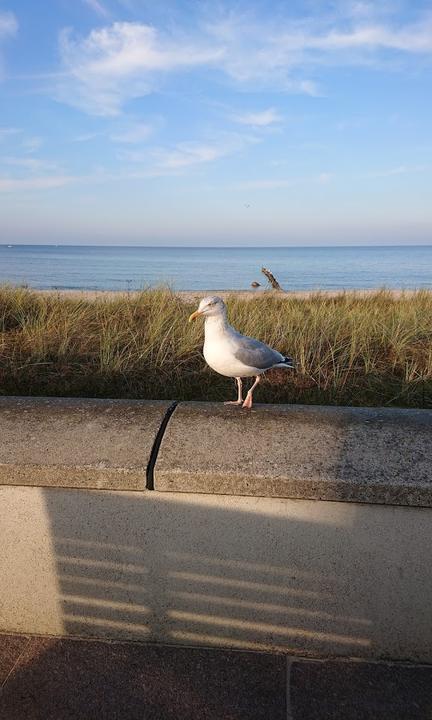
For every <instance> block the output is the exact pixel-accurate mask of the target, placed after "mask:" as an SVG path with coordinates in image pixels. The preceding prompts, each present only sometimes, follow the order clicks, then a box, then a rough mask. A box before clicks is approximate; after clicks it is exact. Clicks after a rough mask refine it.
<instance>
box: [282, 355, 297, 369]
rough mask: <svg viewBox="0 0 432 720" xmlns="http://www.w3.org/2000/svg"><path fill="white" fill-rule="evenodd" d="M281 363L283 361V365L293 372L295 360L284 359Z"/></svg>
mask: <svg viewBox="0 0 432 720" xmlns="http://www.w3.org/2000/svg"><path fill="white" fill-rule="evenodd" d="M283 361H284V365H286V366H287V367H290V368H292V369H293V370H295V366H296V364H295V360H293V358H291V357H284V360H283Z"/></svg>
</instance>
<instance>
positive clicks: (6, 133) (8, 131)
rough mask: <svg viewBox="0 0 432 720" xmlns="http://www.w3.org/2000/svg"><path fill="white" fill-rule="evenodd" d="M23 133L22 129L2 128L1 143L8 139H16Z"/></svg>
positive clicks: (0, 132)
mask: <svg viewBox="0 0 432 720" xmlns="http://www.w3.org/2000/svg"><path fill="white" fill-rule="evenodd" d="M20 133H22V130H21V129H20V128H14V127H0V142H4V141H5V140H7V138H10V137H14V136H15V135H19V134H20Z"/></svg>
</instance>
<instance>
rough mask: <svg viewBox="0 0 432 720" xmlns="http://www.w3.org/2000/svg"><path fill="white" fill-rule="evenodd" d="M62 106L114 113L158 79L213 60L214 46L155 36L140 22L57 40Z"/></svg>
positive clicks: (217, 53) (64, 34) (217, 54)
mask: <svg viewBox="0 0 432 720" xmlns="http://www.w3.org/2000/svg"><path fill="white" fill-rule="evenodd" d="M60 53H61V58H62V63H63V66H64V69H65V70H66V72H67V75H68V77H67V80H66V82H64V81H63V82H62V84H61V85H60V86H59V94H60V97H61V99H62V100H63V101H64V102H67V103H69V104H71V105H76V106H78V107H80V108H81V109H83V110H85V111H87V112H89V113H90V114H94V115H108V116H109V115H111V116H112V115H117V114H119V113H120V110H121V107H122V105H123V104H124V103H126V102H127V101H128V100H130V99H132V98H135V97H140V96H143V95H146V94H148V93H150V92H152V90H153V89H154V87H155V85H156V82H157V78H158V77H160V76H161V75H164V74H167V73H171V72H177V71H179V70H182V69H183V70H184V69H190V68H192V67H197V66H202V65H206V64H209V63H212V62H215V61H216V60H217V59H218V58H219V57H220V54H221V51H220V50H218V49H217V48H213V47H206V46H200V44H199V43H196V42H195V43H193V42H190V41H187V40H185V39H176V38H172V37H169V36H166V35H162V34H161V33H158V32H157V31H156V29H155V28H153V27H151V26H150V25H145V24H143V23H131V22H116V23H114V24H113V25H111V26H108V27H104V28H101V29H96V30H92V32H91V33H90V34H89V35H88V36H87V37H85V38H74V37H73V36H72V34H71V32H70V31H63V32H62V34H61V37H60Z"/></svg>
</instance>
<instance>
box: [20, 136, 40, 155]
mask: <svg viewBox="0 0 432 720" xmlns="http://www.w3.org/2000/svg"><path fill="white" fill-rule="evenodd" d="M43 143H44V139H43V138H41V137H38V136H36V135H34V136H33V137H28V138H24V140H23V141H22V147H23V148H24V150H25V151H26V152H28V153H33V152H36V150H39V148H40V147H41V146H42V145H43Z"/></svg>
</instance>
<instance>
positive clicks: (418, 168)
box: [359, 165, 431, 179]
mask: <svg viewBox="0 0 432 720" xmlns="http://www.w3.org/2000/svg"><path fill="white" fill-rule="evenodd" d="M430 169H431V166H430V165H398V166H397V167H392V168H384V169H382V170H372V171H371V172H369V173H365V174H364V175H361V176H359V177H360V178H361V179H370V178H386V177H392V176H394V175H410V174H412V173H421V172H426V171H427V170H430Z"/></svg>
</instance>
